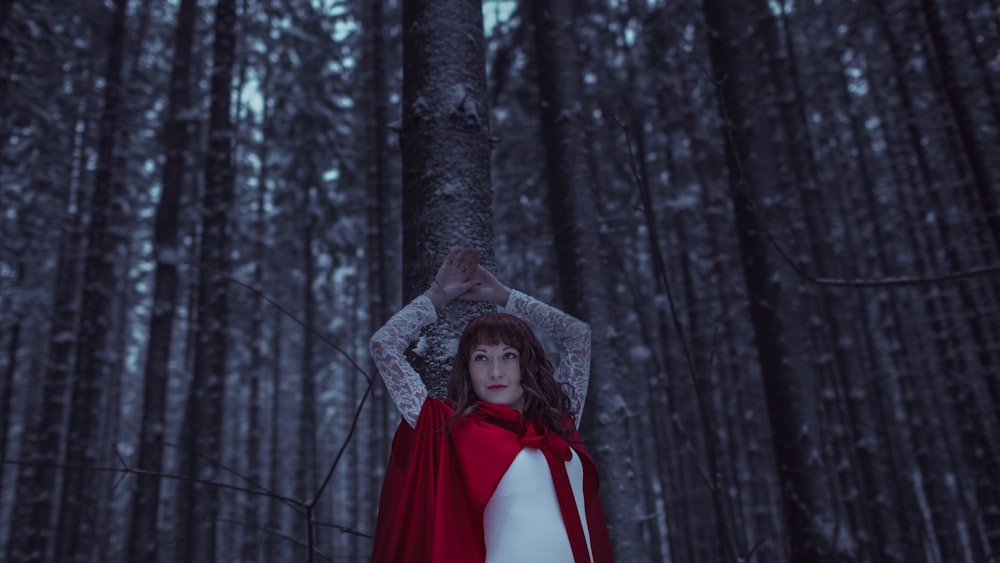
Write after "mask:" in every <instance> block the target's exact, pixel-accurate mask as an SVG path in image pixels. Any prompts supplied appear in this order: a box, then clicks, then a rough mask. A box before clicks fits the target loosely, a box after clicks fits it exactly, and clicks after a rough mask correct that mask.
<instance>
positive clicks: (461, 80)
mask: <svg viewBox="0 0 1000 563" xmlns="http://www.w3.org/2000/svg"><path fill="white" fill-rule="evenodd" d="M485 57H486V56H485V41H484V39H483V14H482V4H481V3H480V2H478V1H476V0H405V1H404V2H403V129H402V131H401V132H400V144H401V145H402V150H403V278H404V279H403V293H404V295H403V298H404V301H409V300H411V299H412V298H414V297H416V296H417V295H419V294H420V293H422V292H423V291H424V290H425V289H427V287H428V286H429V285H430V283H431V280H433V278H434V274H435V273H436V272H437V268H438V266H440V264H441V260H442V259H443V258H444V256H445V255H447V253H448V251H450V250H451V249H453V248H457V247H461V246H475V247H479V248H480V249H481V250H482V251H484V253H485V258H486V260H485V262H486V265H487V266H489V265H490V262H491V261H492V256H491V255H492V239H493V220H492V203H493V199H492V196H491V192H490V145H489V119H490V117H489V108H488V107H487V104H486V58H485ZM488 309H489V308H488V307H484V306H482V305H471V304H465V303H454V304H452V305H450V306H448V307H447V308H446V309H444V310H442V311H440V312H439V316H440V320H439V322H437V323H434V324H433V325H431V326H430V327H428V328H427V329H426V330H425V331H424V337H425V338H426V343H427V346H426V347H424V349H425V350H426V353H421V354H419V355H417V354H412V355H411V357H410V362H411V364H413V367H414V368H415V369H416V370H417V372H418V373H420V374H421V375H422V376H423V377H424V383H425V384H426V385H427V389H428V392H429V394H430V395H431V396H433V397H439V398H441V397H444V396H445V395H446V391H447V383H448V374H449V372H450V370H451V360H452V358H451V351H450V350H449V347H448V345H447V342H449V341H451V340H452V339H453V338H454V337H455V335H456V334H458V333H459V332H460V331H461V329H462V328H463V327H464V326H465V323H466V322H467V321H468V320H469V319H470V318H471V317H472V316H473V315H475V314H476V313H477V312H479V311H484V310H488Z"/></svg>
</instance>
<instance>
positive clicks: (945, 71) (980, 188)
mask: <svg viewBox="0 0 1000 563" xmlns="http://www.w3.org/2000/svg"><path fill="white" fill-rule="evenodd" d="M920 6H921V9H922V10H923V13H924V18H925V19H926V22H927V30H928V31H929V34H928V35H929V38H930V41H931V46H932V49H933V53H930V55H932V56H934V57H935V58H936V59H937V65H938V68H939V70H940V72H941V73H942V77H943V79H944V80H943V83H944V91H945V95H946V99H947V102H948V106H949V109H950V110H951V115H952V118H953V119H954V120H955V126H956V128H957V129H958V141H959V146H960V148H961V150H962V152H963V153H964V154H965V157H966V159H967V160H968V163H969V168H970V170H971V172H972V187H973V189H974V191H975V194H976V196H977V197H978V198H979V204H980V205H981V206H982V209H983V212H984V213H985V214H986V223H987V225H989V230H990V234H991V235H992V238H993V244H994V247H995V249H996V251H997V252H998V253H1000V202H998V201H997V195H996V191H995V190H996V187H995V186H994V185H993V183H992V178H991V177H990V166H989V163H988V157H987V156H986V154H984V153H983V147H982V145H981V143H980V142H979V140H978V139H977V138H976V124H977V123H978V121H979V120H977V119H976V117H975V116H974V115H972V104H971V103H970V102H969V100H965V99H963V97H962V95H961V92H959V88H960V87H961V84H962V82H961V81H960V80H959V77H958V76H957V74H956V73H955V65H954V64H952V61H953V60H954V58H955V57H954V55H953V54H952V52H951V45H949V42H948V38H947V37H946V36H945V32H944V24H943V22H942V21H941V14H940V12H939V11H938V10H939V6H938V5H937V4H936V3H935V1H934V0H921V1H920Z"/></svg>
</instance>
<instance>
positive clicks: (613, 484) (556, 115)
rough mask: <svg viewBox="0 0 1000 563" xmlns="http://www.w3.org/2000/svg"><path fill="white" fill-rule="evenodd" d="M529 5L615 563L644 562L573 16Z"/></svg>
mask: <svg viewBox="0 0 1000 563" xmlns="http://www.w3.org/2000/svg"><path fill="white" fill-rule="evenodd" d="M529 6H530V10H531V21H532V22H533V24H534V26H535V53H536V56H537V64H538V77H539V93H540V95H541V100H540V102H541V113H542V135H543V141H544V144H545V151H546V175H547V178H548V184H549V196H550V197H549V206H550V209H551V211H552V222H553V230H554V232H555V248H556V256H557V258H558V264H557V265H558V271H559V282H560V283H559V287H560V290H561V295H562V302H563V303H562V305H563V307H565V309H566V311H567V312H569V313H570V314H572V315H574V316H577V317H579V318H581V319H584V320H586V321H588V322H589V323H590V325H591V327H593V331H594V343H593V345H594V349H593V356H592V357H593V360H592V366H591V374H592V378H591V384H590V393H589V397H590V400H589V401H588V403H589V405H590V407H589V409H590V410H588V411H587V420H588V421H602V422H604V424H601V425H600V427H598V428H594V429H592V430H589V431H587V432H586V434H587V435H588V436H590V442H591V451H592V452H594V454H595V457H596V459H597V461H598V465H599V466H600V467H601V468H602V469H603V471H602V475H601V477H602V480H603V482H604V486H603V487H602V495H601V498H602V499H603V501H604V508H605V514H606V517H607V521H608V527H609V529H610V532H611V538H612V543H613V547H614V551H615V557H616V559H618V560H620V561H630V562H640V561H645V560H647V550H646V549H645V546H644V545H643V542H642V536H641V527H640V525H639V524H638V520H639V518H638V515H637V514H636V508H637V507H638V506H640V504H639V503H638V501H637V498H638V487H637V486H636V483H635V478H634V475H636V472H637V468H636V467H635V460H634V459H633V457H632V452H633V451H634V450H633V448H632V440H631V438H630V437H629V436H628V434H627V433H626V431H625V429H626V426H627V425H626V424H625V423H624V421H625V420H626V419H627V418H628V415H629V413H628V412H627V411H628V407H627V404H626V402H625V400H624V399H623V398H622V396H621V391H622V390H623V389H624V388H625V384H624V374H623V373H622V370H621V363H620V362H619V361H617V359H616V353H615V350H614V348H613V347H612V346H611V343H610V341H609V340H608V339H607V338H606V336H605V332H604V331H606V330H608V328H609V327H611V326H613V323H612V322H611V315H610V311H609V310H608V306H607V302H606V300H605V299H604V295H605V293H606V288H607V286H606V285H605V283H606V281H607V279H606V277H605V272H607V271H608V269H607V268H606V267H605V264H604V263H603V260H602V259H601V258H600V256H593V255H592V252H593V251H594V250H597V249H600V247H601V245H600V241H599V240H598V238H597V230H598V229H597V220H596V219H597V215H596V209H595V208H594V206H593V204H594V202H593V199H592V198H591V197H590V178H588V176H587V159H586V155H585V153H584V150H585V139H584V135H583V133H584V130H583V124H582V122H581V120H582V117H583V115H582V114H583V106H582V103H581V100H580V98H579V97H578V96H579V90H580V85H581V84H582V82H581V75H580V70H579V66H578V64H577V62H576V58H575V57H576V54H575V47H574V45H575V43H574V42H573V38H572V36H571V35H570V31H569V27H570V26H571V25H572V15H571V14H572V12H571V10H570V5H569V3H568V2H566V1H564V0H541V1H538V2H531V3H530V4H529ZM591 411H592V412H591ZM612 421H613V422H612Z"/></svg>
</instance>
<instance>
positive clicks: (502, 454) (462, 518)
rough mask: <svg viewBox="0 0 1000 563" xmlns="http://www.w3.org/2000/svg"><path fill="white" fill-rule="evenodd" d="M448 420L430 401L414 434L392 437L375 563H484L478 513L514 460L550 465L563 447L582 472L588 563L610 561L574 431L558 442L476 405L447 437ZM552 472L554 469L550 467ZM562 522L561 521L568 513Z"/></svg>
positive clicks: (589, 465) (594, 483) (502, 410)
mask: <svg viewBox="0 0 1000 563" xmlns="http://www.w3.org/2000/svg"><path fill="white" fill-rule="evenodd" d="M452 412H453V411H452V409H451V407H449V406H448V405H446V404H444V403H443V402H441V401H439V400H437V399H433V398H428V399H427V400H426V401H424V405H423V408H422V410H421V411H420V416H419V418H418V419H417V427H416V428H411V427H410V425H409V424H407V423H406V422H405V421H403V422H402V423H400V425H399V428H398V429H397V430H396V436H395V438H394V439H393V442H392V452H391V454H390V456H389V465H388V468H387V469H386V474H385V481H384V482H383V484H382V497H381V500H380V502H379V513H378V524H377V526H376V528H375V550H374V553H373V554H372V561H373V563H404V562H405V563H414V562H427V563H474V562H477V561H485V560H486V544H485V541H484V539H483V511H484V510H485V508H486V504H487V503H488V502H489V500H490V498H491V497H492V496H493V492H494V491H495V490H496V487H497V484H498V483H499V482H500V479H501V478H502V477H503V475H504V473H506V472H507V468H508V467H510V464H511V463H512V462H513V461H514V457H515V456H517V454H518V452H520V451H521V448H522V447H526V446H527V447H538V448H539V449H541V450H543V452H545V453H546V457H547V459H550V460H552V459H556V458H557V457H559V456H561V455H562V452H565V453H566V454H568V451H569V450H568V448H566V446H567V445H568V446H569V447H572V448H573V450H574V451H576V453H577V455H578V456H579V458H580V462H581V463H582V465H583V475H584V478H583V488H584V502H585V504H586V514H587V524H588V528H589V531H590V547H591V550H592V552H593V556H594V562H595V563H612V562H613V561H614V559H613V557H612V554H611V542H610V539H609V538H608V531H607V525H606V524H605V521H604V511H603V509H602V508H601V501H600V498H599V496H598V480H597V469H596V467H595V466H594V462H593V460H591V458H590V455H589V454H588V453H587V451H586V449H584V447H583V444H582V442H581V441H580V437H579V435H578V434H577V433H576V430H575V429H573V428H572V425H569V426H568V428H567V429H568V430H569V431H570V434H569V436H568V438H567V439H566V440H563V439H562V438H561V437H559V436H558V435H556V434H555V433H553V432H546V431H545V429H544V427H541V425H531V424H524V423H523V422H522V421H521V420H520V415H519V414H517V413H516V411H514V410H512V409H509V408H507V407H498V406H496V405H487V404H481V407H480V412H478V413H474V414H473V415H470V416H469V417H466V418H465V419H463V420H462V422H460V423H459V424H456V425H454V427H453V428H451V429H450V430H449V429H448V428H447V419H448V416H449V415H450V414H451V413H452ZM485 444H488V445H485ZM551 452H556V453H551ZM559 463H561V462H559ZM550 466H552V467H553V468H554V469H555V468H558V465H557V464H556V462H554V461H550ZM563 467H564V466H563ZM553 479H554V481H557V478H556V477H554V478H553ZM566 486H568V484H567V485H566ZM558 488H559V485H558V482H557V489H558ZM557 493H559V491H558V490H557ZM570 495H571V492H570ZM562 501H563V499H562V498H560V502H561V504H562ZM573 507H574V508H573V510H571V511H569V512H571V513H573V514H575V513H576V510H575V504H574V505H573ZM563 514H564V515H566V514H567V509H566V508H563ZM575 518H576V522H577V524H576V528H578V530H577V534H574V533H573V531H572V528H573V525H572V523H570V524H569V525H568V529H570V530H571V531H570V532H568V533H569V534H570V539H571V543H574V541H576V543H575V544H574V546H575V547H576V548H577V549H578V548H579V541H584V540H582V538H581V537H580V534H581V533H582V528H580V524H579V518H578V517H575ZM564 519H565V517H564ZM574 537H575V538H576V540H574Z"/></svg>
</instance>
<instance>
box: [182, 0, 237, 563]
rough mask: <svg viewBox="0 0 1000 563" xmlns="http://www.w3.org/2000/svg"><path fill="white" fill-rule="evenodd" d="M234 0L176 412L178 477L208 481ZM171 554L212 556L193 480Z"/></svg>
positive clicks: (213, 498)
mask: <svg viewBox="0 0 1000 563" xmlns="http://www.w3.org/2000/svg"><path fill="white" fill-rule="evenodd" d="M235 4H236V3H235V0H218V3H217V5H216V9H215V24H214V33H215V40H214V44H213V66H212V80H211V100H212V102H211V110H210V114H209V124H208V126H209V129H208V140H209V141H208V142H209V145H208V153H207V157H206V160H205V192H204V194H203V199H202V209H201V212H202V239H201V252H200V256H199V260H198V319H197V328H196V333H197V334H196V339H195V349H194V368H193V370H192V371H193V376H192V381H191V388H190V391H189V395H188V399H187V403H186V405H185V413H184V429H183V432H182V446H183V448H184V450H183V453H182V462H181V468H182V471H183V473H184V474H185V475H187V476H189V477H192V478H196V479H199V480H202V481H204V480H212V479H213V478H214V477H215V476H216V469H215V465H214V464H213V463H212V461H207V460H218V459H219V456H220V453H221V449H220V446H221V433H222V411H223V399H224V398H225V393H224V384H225V381H226V358H227V348H228V346H227V334H226V333H227V330H228V328H229V305H228V296H229V285H228V281H227V280H226V279H225V278H223V277H222V276H221V275H220V274H222V275H225V274H228V270H229V254H230V246H231V240H230V239H231V235H230V225H229V213H230V210H231V209H232V206H233V201H234V185H233V175H234V171H233V165H232V160H231V158H232V143H233V126H232V117H231V115H230V106H231V99H232V79H233V67H234V62H235V45H236V5H235ZM180 497H181V499H180V500H181V501H182V507H183V508H182V513H181V514H180V520H181V523H180V526H181V529H180V531H179V537H178V545H179V546H180V550H179V552H180V553H181V554H183V557H184V559H185V560H187V561H203V562H206V563H211V562H212V561H214V560H215V557H216V536H217V534H216V528H217V520H218V516H219V499H218V490H217V489H216V488H215V487H212V486H207V485H205V484H204V483H201V482H198V483H196V482H193V481H184V482H183V484H182V486H181V491H180Z"/></svg>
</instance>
